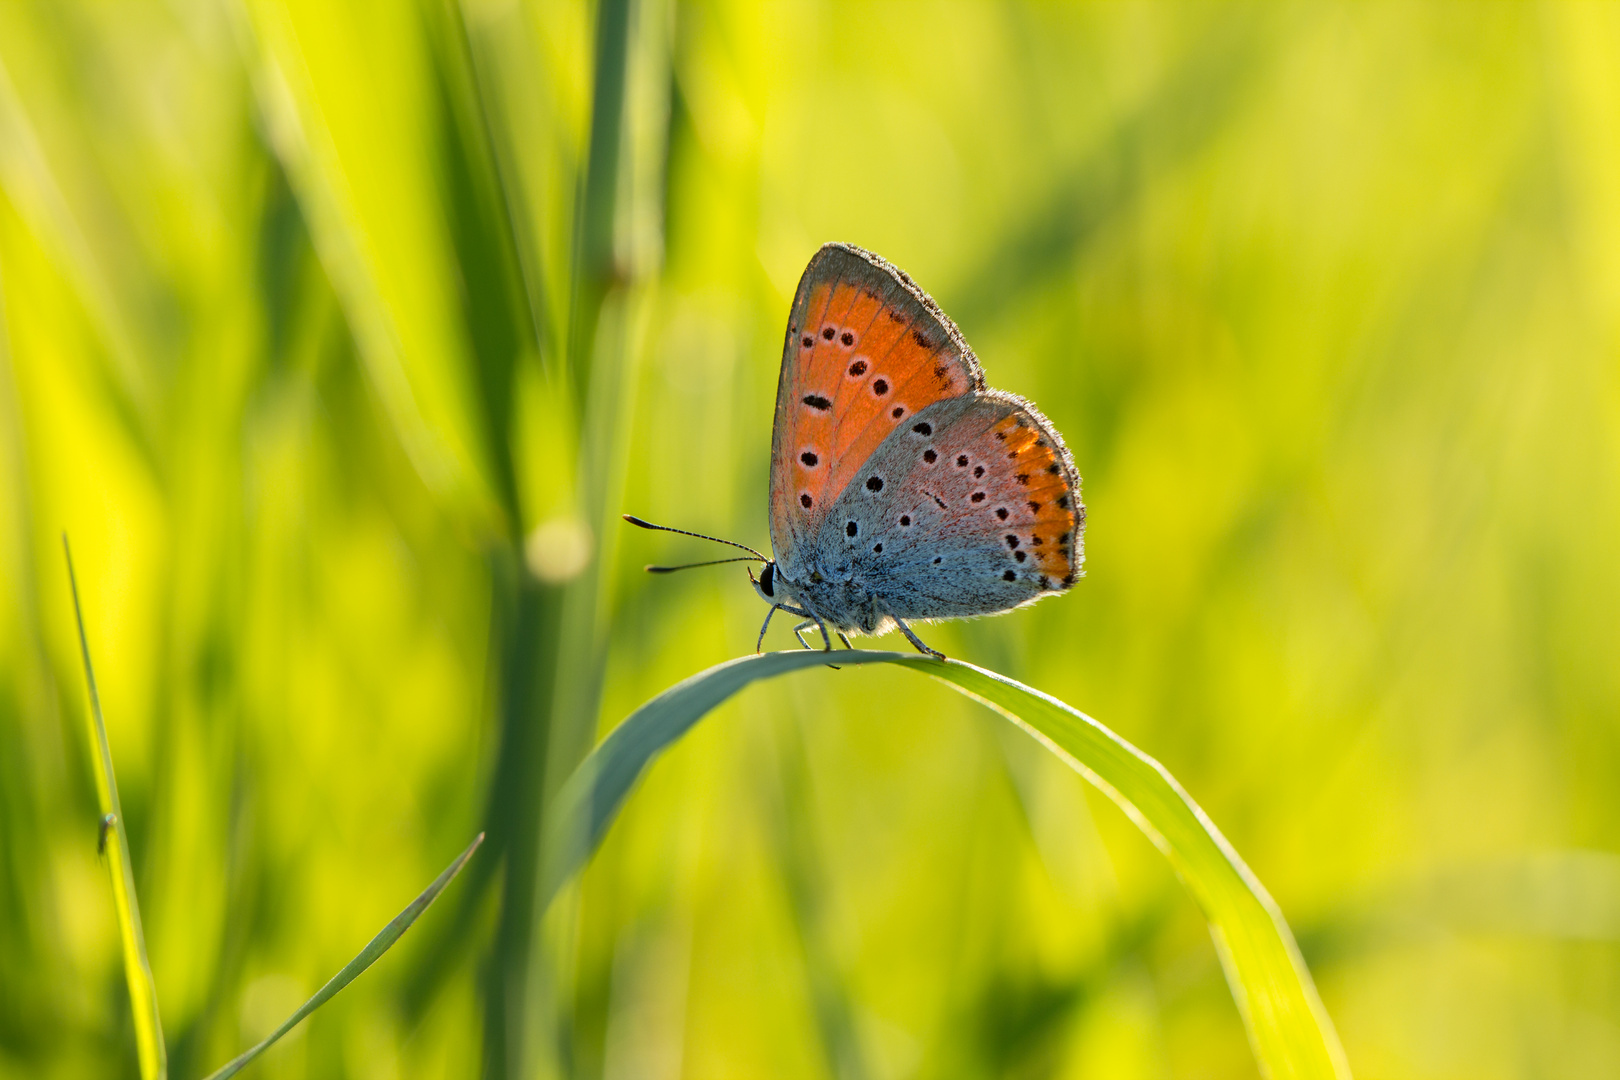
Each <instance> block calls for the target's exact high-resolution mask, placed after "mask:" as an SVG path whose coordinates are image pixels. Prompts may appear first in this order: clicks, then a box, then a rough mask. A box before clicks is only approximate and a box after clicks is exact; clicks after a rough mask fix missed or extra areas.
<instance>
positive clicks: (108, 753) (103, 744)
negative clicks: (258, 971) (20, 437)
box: [62, 536, 169, 1080]
mask: <svg viewBox="0 0 1620 1080" xmlns="http://www.w3.org/2000/svg"><path fill="white" fill-rule="evenodd" d="M62 554H63V556H64V557H65V558H66V559H67V571H68V589H69V591H70V592H71V593H72V595H73V621H74V623H75V625H76V626H77V627H78V630H79V654H80V656H82V657H83V659H84V683H85V689H86V690H87V691H88V692H89V695H90V710H89V712H88V713H86V714H85V715H86V718H87V719H88V720H89V721H90V745H91V747H92V748H93V750H94V756H93V757H92V758H91V759H90V760H91V764H92V766H93V767H94V772H95V778H96V802H97V804H98V805H99V806H100V808H101V829H100V835H99V836H98V837H97V838H96V851H97V853H98V854H104V855H106V857H107V872H108V874H109V876H110V877H111V879H112V896H113V908H114V910H115V911H117V913H118V938H119V941H120V942H121V943H122V945H123V953H124V977H125V979H126V980H127V981H128V983H129V1003H130V1011H131V1013H132V1014H133V1020H134V1023H135V1049H136V1055H137V1057H138V1058H139V1060H140V1063H141V1078H142V1080H157V1078H161V1077H165V1076H167V1075H168V1073H169V1052H168V1048H167V1047H166V1046H165V1045H164V1042H163V1022H162V1021H161V1020H160V1019H159V1018H158V999H157V987H156V986H154V985H153V983H152V965H151V963H150V962H148V961H147V959H146V935H145V934H143V933H142V932H141V905H140V900H139V898H138V897H137V896H136V895H135V875H134V873H133V872H132V871H131V870H130V865H129V836H128V834H127V833H126V832H125V828H124V807H123V804H122V803H120V802H119V801H118V776H117V774H116V773H115V772H114V771H113V759H112V748H111V747H110V746H108V745H107V724H106V722H105V721H104V720H102V718H101V695H100V694H99V693H98V692H97V691H96V671H95V667H94V665H92V664H91V663H90V639H89V637H88V636H86V634H85V632H84V611H83V609H82V608H80V606H79V582H78V580H77V579H76V578H75V577H74V575H73V552H72V549H71V548H69V547H68V542H67V537H65V536H64V537H63V538H62Z"/></svg>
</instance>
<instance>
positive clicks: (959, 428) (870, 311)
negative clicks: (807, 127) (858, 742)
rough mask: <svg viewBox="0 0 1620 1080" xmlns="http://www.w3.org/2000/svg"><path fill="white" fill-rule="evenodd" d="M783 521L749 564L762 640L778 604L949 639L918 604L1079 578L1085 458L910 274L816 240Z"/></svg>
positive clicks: (800, 310) (867, 627)
mask: <svg viewBox="0 0 1620 1080" xmlns="http://www.w3.org/2000/svg"><path fill="white" fill-rule="evenodd" d="M629 520H631V521H632V523H634V524H637V525H641V526H643V527H647V528H663V526H653V525H649V524H648V523H646V522H643V521H641V520H640V519H636V518H631V519H629ZM770 525H771V545H772V547H773V549H774V553H775V555H776V558H775V559H774V560H767V559H765V558H764V556H758V557H759V559H760V561H762V562H765V564H766V565H765V567H764V570H763V571H762V572H761V574H760V575H759V577H758V578H757V579H755V580H754V588H755V589H756V591H757V592H758V593H759V595H760V597H761V599H763V600H765V601H766V602H767V603H769V604H770V605H771V610H770V612H769V613H767V614H766V616H765V626H762V627H761V628H760V640H761V641H762V642H763V640H764V637H765V628H766V627H768V626H769V625H770V620H771V615H774V614H775V613H776V612H777V611H778V610H782V611H787V612H788V613H790V614H793V615H797V616H800V617H801V618H803V619H805V620H806V621H805V622H804V623H802V624H801V625H800V626H799V627H798V628H796V630H795V632H796V633H800V632H802V631H803V630H805V629H807V628H808V627H810V626H811V625H815V626H817V627H818V628H819V629H820V630H821V634H822V640H823V642H824V643H825V644H826V645H827V647H828V648H830V647H831V637H830V636H829V634H828V630H829V628H830V629H831V630H834V631H837V632H838V634H839V636H840V637H843V635H845V634H848V633H861V634H878V633H883V632H884V631H886V630H888V629H889V628H891V627H894V626H898V628H899V629H900V630H901V631H902V632H903V633H904V634H905V635H906V637H907V638H908V639H910V641H911V643H912V644H913V645H915V646H916V647H917V648H918V649H920V650H922V651H924V652H927V653H931V654H933V655H935V656H938V655H940V654H939V653H938V652H936V651H935V650H933V649H930V648H929V647H928V646H926V645H924V644H923V643H922V641H921V640H920V639H919V638H918V637H917V635H916V634H915V633H913V632H912V630H911V628H910V627H909V625H907V624H908V622H910V621H927V620H931V619H958V618H969V617H972V616H977V615H993V614H997V613H1000V612H1004V611H1010V610H1012V609H1013V608H1017V607H1022V606H1023V605H1025V604H1029V603H1033V602H1034V601H1036V600H1038V599H1040V598H1041V597H1043V596H1049V595H1052V594H1055V593H1059V592H1063V591H1064V590H1066V589H1068V588H1069V586H1071V585H1073V584H1074V582H1075V580H1076V579H1077V578H1078V577H1079V576H1080V573H1081V566H1082V563H1083V561H1084V545H1083V534H1084V529H1085V507H1084V506H1083V505H1082V504H1081V502H1080V474H1079V473H1078V472H1076V471H1075V468H1074V462H1073V461H1072V459H1071V458H1070V457H1069V452H1068V450H1067V449H1066V448H1065V447H1064V445H1063V439H1062V437H1061V436H1059V435H1058V433H1057V430H1056V429H1055V428H1054V427H1053V426H1052V425H1051V423H1050V422H1049V421H1047V419H1046V418H1045V417H1044V416H1042V415H1041V414H1040V412H1039V411H1037V410H1036V408H1035V407H1034V406H1033V405H1031V404H1030V403H1029V402H1027V401H1025V400H1023V399H1022V398H1020V397H1018V396H1016V395H1014V394H1009V393H1005V392H1003V391H1000V390H992V389H989V388H988V387H986V385H985V381H984V373H983V371H982V370H981V369H980V367H979V361H978V358H977V357H975V356H974V355H973V351H972V350H971V349H969V348H968V346H967V342H966V341H964V340H963V339H962V334H961V332H960V331H959V330H957V328H956V324H955V323H953V322H951V320H950V319H949V318H948V317H947V316H946V315H945V313H944V312H943V311H941V310H940V309H939V307H938V305H936V304H935V303H934V301H933V300H932V299H930V298H929V297H928V295H927V294H926V293H924V292H923V291H922V290H921V289H919V288H918V287H917V286H916V285H915V284H913V283H912V281H911V279H910V278H908V277H907V276H906V275H905V274H904V273H902V272H901V271H900V270H898V269H897V268H895V267H894V266H892V265H890V264H889V263H887V262H885V261H884V260H883V259H881V258H879V257H878V256H876V255H873V254H872V253H870V252H867V251H863V250H862V249H860V248H858V247H854V246H853V245H849V244H827V245H824V246H823V247H822V248H821V250H819V251H817V252H816V254H815V256H814V257H812V258H811V260H810V264H809V266H808V267H806V268H805V272H804V276H803V277H802V278H801V279H800V281H799V287H798V291H797V293H796V294H795V296H794V300H793V308H792V310H791V312H790V313H789V315H788V327H787V339H786V342H785V343H784V346H783V352H782V371H781V378H780V380H779V382H778V384H777V395H776V417H775V425H774V429H773V432H772V439H771V488H770ZM671 531H675V532H680V531H681V530H678V529H676V530H671ZM694 535H695V534H694ZM708 539H713V538H712V537H710V538H708ZM723 542H725V543H731V542H730V541H723ZM733 546H737V547H742V546H743V545H733ZM745 550H747V551H749V552H751V553H753V554H755V555H758V553H757V552H753V549H752V548H745ZM724 561H733V560H724ZM698 565H707V564H698ZM649 569H657V570H667V569H672V568H669V567H649ZM750 576H752V575H750ZM803 640H804V639H803V637H802V634H801V636H800V641H801V642H802V641H803ZM845 643H846V644H847V643H848V642H847V639H845Z"/></svg>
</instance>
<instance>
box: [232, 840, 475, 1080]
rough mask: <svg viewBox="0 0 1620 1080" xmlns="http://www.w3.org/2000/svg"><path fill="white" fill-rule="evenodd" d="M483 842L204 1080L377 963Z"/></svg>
mask: <svg viewBox="0 0 1620 1080" xmlns="http://www.w3.org/2000/svg"><path fill="white" fill-rule="evenodd" d="M483 842H484V834H483V833H479V834H478V835H477V836H475V837H473V842H472V843H470V844H468V845H467V850H466V851H463V852H462V853H461V854H460V855H458V856H456V861H455V862H453V863H451V864H450V865H449V866H447V867H445V868H444V872H443V873H442V874H440V875H439V876H438V877H436V878H434V879H433V884H431V885H429V886H428V887H427V888H426V889H423V890H422V895H421V896H418V897H417V898H416V899H415V900H412V901H411V902H410V904H408V905H407V906H406V908H405V910H404V911H402V912H400V913H399V914H398V915H396V916H394V918H393V920H392V921H391V922H389V924H388V925H387V926H385V927H383V928H382V930H381V931H380V932H379V933H378V934H377V936H376V937H374V938H372V939H371V942H370V943H369V944H368V945H367V946H366V947H365V948H364V949H361V950H360V955H358V956H356V957H355V958H354V959H353V960H350V961H349V962H348V963H347V964H344V965H343V970H341V971H339V972H338V973H337V974H336V975H334V976H332V977H331V978H330V979H329V980H327V983H326V985H325V986H323V987H321V988H320V989H319V990H317V991H315V996H314V997H312V998H310V999H309V1000H308V1001H306V1002H304V1003H303V1004H302V1005H301V1006H299V1008H298V1011H297V1012H295V1013H293V1014H292V1015H291V1016H289V1017H288V1018H287V1019H286V1021H285V1022H284V1023H283V1024H282V1025H281V1026H280V1027H278V1028H276V1030H274V1031H272V1032H271V1033H270V1034H269V1036H268V1037H267V1038H265V1040H264V1041H263V1042H261V1043H259V1044H258V1045H257V1046H255V1047H253V1048H252V1049H250V1050H246V1051H244V1052H243V1053H241V1054H239V1055H237V1056H236V1057H234V1058H232V1059H231V1060H230V1061H229V1062H227V1063H226V1064H224V1065H222V1066H221V1067H220V1068H218V1069H216V1070H215V1071H214V1072H211V1073H209V1074H208V1077H207V1080H224V1078H225V1077H227V1076H235V1075H236V1074H237V1073H239V1072H241V1071H242V1068H243V1066H245V1065H247V1064H248V1062H250V1061H252V1060H253V1059H254V1058H256V1057H258V1056H259V1055H260V1054H262V1053H264V1052H265V1051H266V1050H268V1049H270V1047H271V1046H273V1045H275V1043H276V1040H278V1039H280V1038H281V1037H282V1036H283V1035H285V1034H287V1032H289V1031H291V1030H292V1029H293V1028H295V1027H297V1026H298V1022H299V1021H300V1020H302V1019H303V1018H304V1017H306V1016H308V1015H309V1014H310V1013H312V1012H314V1011H315V1010H316V1009H318V1008H320V1007H321V1006H322V1005H325V1004H326V1003H327V1002H328V1001H330V1000H331V999H332V998H333V997H335V996H336V995H337V992H338V991H339V990H342V989H343V988H344V987H345V986H348V985H349V984H350V983H351V982H353V981H354V980H355V977H356V976H357V975H359V974H360V973H361V972H362V971H364V970H366V968H368V967H370V966H371V965H372V964H374V963H376V962H377V958H378V957H380V956H382V954H383V953H385V952H387V951H388V950H389V949H390V948H391V947H392V946H393V944H394V942H396V941H398V940H399V939H400V937H401V936H402V935H403V934H404V933H405V931H407V930H409V929H410V928H411V924H412V923H414V922H415V921H416V919H417V917H418V916H419V915H421V914H422V912H424V911H426V910H427V906H428V905H429V904H431V903H433V901H434V900H436V899H437V898H438V896H439V893H441V892H443V891H444V887H445V886H446V885H448V884H450V879H451V878H453V877H455V876H456V875H457V874H458V873H460V872H461V868H462V867H463V866H465V865H466V864H467V860H468V859H470V858H472V853H473V852H475V851H477V850H478V845H479V844H482V843H483Z"/></svg>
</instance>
